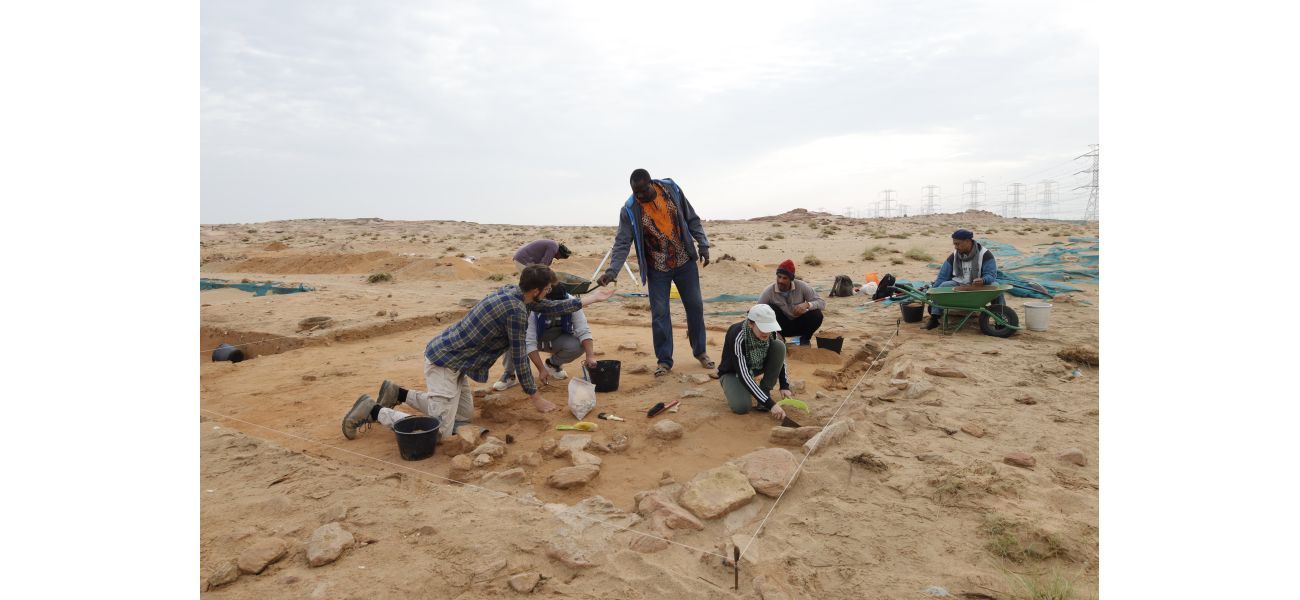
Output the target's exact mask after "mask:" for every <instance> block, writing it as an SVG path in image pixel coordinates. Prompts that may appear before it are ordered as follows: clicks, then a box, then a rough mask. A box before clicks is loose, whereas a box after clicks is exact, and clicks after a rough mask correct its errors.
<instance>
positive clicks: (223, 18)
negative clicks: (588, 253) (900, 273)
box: [200, 0, 1099, 225]
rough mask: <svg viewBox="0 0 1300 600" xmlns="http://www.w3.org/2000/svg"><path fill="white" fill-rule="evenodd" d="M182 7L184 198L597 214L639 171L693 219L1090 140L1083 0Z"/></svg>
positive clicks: (580, 216) (254, 213)
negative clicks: (186, 99)
mask: <svg viewBox="0 0 1300 600" xmlns="http://www.w3.org/2000/svg"><path fill="white" fill-rule="evenodd" d="M625 4H626V3H621V2H474V3H470V2H455V3H451V2H340V1H333V0H312V1H310V2H308V1H301V0H277V1H275V2H268V1H264V0H258V1H254V0H221V1H210V2H203V3H202V5H201V6H202V8H201V10H202V21H201V33H202V35H201V44H202V46H201V54H202V65H201V68H202V71H201V82H202V93H201V101H202V107H201V121H202V123H201V125H202V133H201V136H202V142H201V168H202V179H201V191H202V201H201V211H200V212H201V214H200V217H201V220H202V222H203V223H237V222H256V221H266V220H273V219H293V218H311V217H338V218H351V217H382V218H385V219H404V220H407V219H410V220H415V219H452V220H467V221H477V222H482V223H517V224H590V225H612V224H615V223H616V222H617V211H618V208H619V206H620V205H621V203H622V202H623V201H624V200H625V199H626V198H627V195H628V193H629V189H628V185H627V179H628V175H629V174H630V173H631V171H632V170H633V169H635V168H638V167H641V168H645V169H647V170H649V171H650V174H651V175H652V176H654V177H656V178H663V177H671V178H673V179H674V180H675V181H677V182H678V183H679V184H681V185H682V187H683V189H684V191H685V192H686V196H687V197H688V198H689V199H690V200H691V202H692V204H693V205H694V206H695V208H696V210H697V212H699V214H700V215H701V216H702V217H703V218H706V219H728V218H748V217H755V216H762V215H767V214H774V213H779V212H784V211H786V210H789V209H792V208H795V207H804V208H809V209H818V208H824V209H826V210H828V211H832V212H837V213H843V212H844V211H845V209H846V208H847V207H852V208H853V209H854V210H855V211H859V212H862V211H869V210H870V209H871V207H872V205H873V204H874V203H876V202H877V201H878V200H880V199H881V191H882V190H885V189H893V190H896V194H895V195H894V196H895V198H896V199H897V200H899V201H901V202H903V203H906V204H908V205H910V206H911V207H912V208H910V209H909V212H913V213H914V212H915V211H916V208H917V207H918V206H919V205H920V204H921V202H922V200H923V190H922V187H923V186H925V185H928V184H934V185H938V186H941V194H942V206H941V209H942V210H944V211H956V210H961V209H963V208H965V206H966V203H967V199H965V198H963V197H962V196H963V190H964V185H963V184H964V182H966V181H968V180H972V179H982V180H983V181H984V185H983V188H982V189H983V191H985V192H986V197H985V198H984V203H985V204H986V205H987V207H988V208H989V209H991V210H1000V208H1001V205H1002V202H1003V201H1004V200H1006V198H1007V189H1008V184H1010V183H1012V182H1022V183H1025V184H1026V188H1025V200H1026V205H1025V206H1024V208H1022V211H1021V212H1022V216H1037V209H1036V208H1035V207H1034V206H1033V205H1031V204H1029V203H1028V201H1029V200H1031V199H1032V198H1033V197H1034V196H1036V195H1037V192H1038V190H1039V185H1038V182H1039V181H1041V180H1043V179H1049V178H1054V179H1055V180H1056V181H1057V188H1058V189H1059V190H1060V195H1059V200H1060V201H1061V203H1060V207H1059V208H1058V216H1061V217H1064V218H1079V217H1080V216H1081V215H1082V211H1083V202H1082V199H1083V198H1084V197H1085V195H1084V193H1083V192H1076V191H1074V190H1073V188H1074V187H1076V186H1078V185H1083V184H1086V183H1087V176H1086V175H1074V173H1075V172H1076V171H1080V170H1084V169H1087V168H1089V166H1090V165H1089V163H1088V161H1086V160H1078V161H1073V160H1071V159H1073V158H1074V157H1076V156H1079V155H1081V154H1084V153H1086V152H1088V151H1089V147H1088V145H1089V144H1094V143H1097V141H1098V135H1099V133H1098V129H1099V127H1098V116H1097V115H1098V91H1097V89H1098V87H1097V76H1098V73H1097V63H1098V48H1097V39H1096V35H1095V31H1094V29H1093V23H1092V22H1091V20H1092V19H1094V17H1093V16H1092V12H1091V9H1090V8H1089V5H1087V4H1086V3H1080V2H1055V1H1001V0H999V1H991V2H961V1H947V0H943V1H936V0H913V1H898V2H852V1H849V2H822V1H815V0H813V1H810V0H803V1H801V2H780V3H771V4H765V3H760V2H743V3H721V2H709V1H704V0H695V1H692V2H656V3H653V4H647V6H646V8H641V9H637V10H631V9H629V8H627V7H625V6H624V5H625Z"/></svg>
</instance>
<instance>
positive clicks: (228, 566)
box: [208, 560, 239, 587]
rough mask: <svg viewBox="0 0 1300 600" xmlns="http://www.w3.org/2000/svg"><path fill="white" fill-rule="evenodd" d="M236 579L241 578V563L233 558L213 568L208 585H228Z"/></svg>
mask: <svg viewBox="0 0 1300 600" xmlns="http://www.w3.org/2000/svg"><path fill="white" fill-rule="evenodd" d="M236 579H239V565H237V564H235V561H233V560H224V561H221V563H220V564H218V565H217V568H215V569H213V570H212V575H210V576H208V585H209V586H210V587H218V586H223V585H226V584H227V583H230V582H232V581H234V580H236Z"/></svg>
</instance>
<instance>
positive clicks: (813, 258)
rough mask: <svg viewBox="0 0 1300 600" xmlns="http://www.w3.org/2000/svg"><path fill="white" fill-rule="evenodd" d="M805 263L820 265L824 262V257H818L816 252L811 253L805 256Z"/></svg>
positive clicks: (811, 265) (812, 265)
mask: <svg viewBox="0 0 1300 600" xmlns="http://www.w3.org/2000/svg"><path fill="white" fill-rule="evenodd" d="M803 264H805V265H808V266H810V267H819V266H821V264H822V259H820V258H817V255H815V254H809V255H808V256H805V257H803Z"/></svg>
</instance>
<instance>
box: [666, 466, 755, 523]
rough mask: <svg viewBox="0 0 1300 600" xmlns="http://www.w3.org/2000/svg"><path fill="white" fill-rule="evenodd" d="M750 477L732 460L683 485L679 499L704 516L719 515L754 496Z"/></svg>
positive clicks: (699, 515) (712, 516)
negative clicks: (732, 462)
mask: <svg viewBox="0 0 1300 600" xmlns="http://www.w3.org/2000/svg"><path fill="white" fill-rule="evenodd" d="M754 495H755V494H754V488H753V487H752V486H750V485H749V477H746V476H745V474H744V473H742V472H741V471H740V469H739V468H737V467H736V466H735V465H733V464H730V463H728V464H725V465H722V466H721V467H716V468H713V469H709V470H708V471H704V472H703V473H700V474H699V475H696V476H695V477H694V478H693V479H691V480H690V482H688V483H687V484H686V485H685V486H684V487H683V488H682V496H681V498H680V499H679V500H680V502H681V505H682V506H683V507H685V508H686V510H689V511H691V513H693V514H694V515H695V516H697V517H699V518H701V519H716V518H718V517H721V516H722V515H725V514H727V513H729V512H731V511H733V510H735V509H737V508H740V507H741V506H744V505H745V504H748V503H749V501H750V500H753V499H754Z"/></svg>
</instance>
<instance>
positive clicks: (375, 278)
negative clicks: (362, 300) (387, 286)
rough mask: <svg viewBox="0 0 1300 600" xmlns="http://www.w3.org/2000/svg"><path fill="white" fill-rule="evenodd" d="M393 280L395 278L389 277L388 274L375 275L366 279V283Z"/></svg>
mask: <svg viewBox="0 0 1300 600" xmlns="http://www.w3.org/2000/svg"><path fill="white" fill-rule="evenodd" d="M392 280H393V276H392V275H389V274H388V273H374V274H372V275H371V276H369V277H367V278H366V283H383V282H385V281H392Z"/></svg>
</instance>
